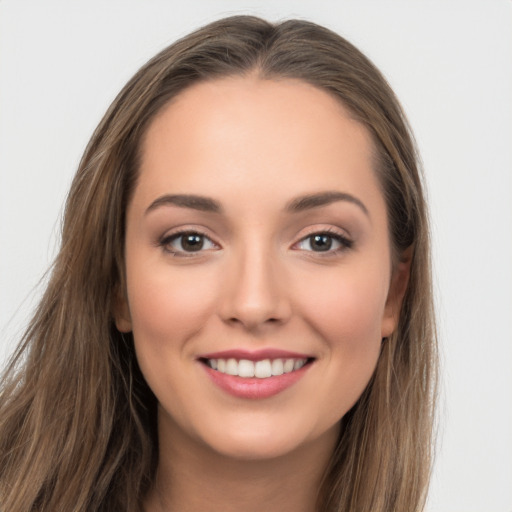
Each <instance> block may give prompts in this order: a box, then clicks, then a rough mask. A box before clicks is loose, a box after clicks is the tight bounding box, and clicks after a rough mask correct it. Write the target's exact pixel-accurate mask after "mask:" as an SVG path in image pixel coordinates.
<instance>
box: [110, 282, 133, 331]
mask: <svg viewBox="0 0 512 512" xmlns="http://www.w3.org/2000/svg"><path fill="white" fill-rule="evenodd" d="M115 297H116V298H115V300H114V304H113V307H112V314H113V316H114V322H115V324H116V327H117V330H118V331H120V332H131V331H132V318H131V315H130V308H129V306H128V300H127V298H126V295H125V294H124V293H123V292H121V291H120V290H117V291H116V294H115Z"/></svg>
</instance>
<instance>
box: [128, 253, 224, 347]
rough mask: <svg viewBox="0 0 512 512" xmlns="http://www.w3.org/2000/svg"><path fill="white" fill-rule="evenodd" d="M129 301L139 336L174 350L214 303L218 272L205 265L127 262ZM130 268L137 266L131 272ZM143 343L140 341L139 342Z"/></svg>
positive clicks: (193, 329) (208, 313)
mask: <svg viewBox="0 0 512 512" xmlns="http://www.w3.org/2000/svg"><path fill="white" fill-rule="evenodd" d="M127 267H128V268H127V274H128V275H127V280H128V301H129V308H130V314H131V319H132V325H133V334H134V337H135V339H136V340H139V341H140V342H142V341H144V343H149V344H151V345H153V346H157V345H160V346H161V348H162V350H165V348H166V347H169V344H170V342H171V347H170V348H172V349H173V350H176V348H179V346H180V345H181V344H182V343H183V342H184V341H186V340H187V339H189V338H190V337H192V336H193V335H194V334H195V333H196V332H197V331H198V330H199V329H200V327H201V326H202V325H203V324H204V320H205V318H207V317H208V316H209V315H210V314H211V311H212V308H213V307H214V305H215V296H214V294H215V288H216V285H215V283H214V282H212V279H213V280H214V279H215V276H212V275H211V272H204V269H194V268H192V267H188V268H187V269H186V271H184V270H183V269H180V267H179V266H178V267H172V266H171V265H166V264H165V263H164V262H158V263H157V264H154V265H148V264H147V263H145V264H144V265H140V264H137V261H136V260H135V261H133V262H132V265H130V266H128V265H127ZM130 268H131V269H134V270H133V272H132V273H130ZM139 344H140V343H139Z"/></svg>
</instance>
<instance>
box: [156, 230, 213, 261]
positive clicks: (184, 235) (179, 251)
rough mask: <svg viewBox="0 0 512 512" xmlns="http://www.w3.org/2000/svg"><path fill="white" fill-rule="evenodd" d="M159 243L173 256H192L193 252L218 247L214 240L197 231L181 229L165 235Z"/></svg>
mask: <svg viewBox="0 0 512 512" xmlns="http://www.w3.org/2000/svg"><path fill="white" fill-rule="evenodd" d="M160 245H161V246H162V247H163V248H164V250H165V251H167V252H170V253H171V254H173V255H174V256H193V254H194V253H199V252H202V251H207V250H211V249H218V245H217V244H216V243H215V242H213V241H212V240H211V239H210V238H208V237H207V236H206V235H204V234H203V233H198V232H197V231H182V232H180V233H174V234H172V235H169V236H166V237H165V238H163V239H162V240H161V242H160Z"/></svg>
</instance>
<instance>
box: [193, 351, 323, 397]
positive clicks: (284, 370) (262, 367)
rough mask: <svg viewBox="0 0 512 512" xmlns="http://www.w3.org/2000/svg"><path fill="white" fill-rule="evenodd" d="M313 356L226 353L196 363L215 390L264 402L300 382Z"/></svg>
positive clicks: (278, 353)
mask: <svg viewBox="0 0 512 512" xmlns="http://www.w3.org/2000/svg"><path fill="white" fill-rule="evenodd" d="M315 360H316V359H315V358H314V357H310V356H309V355H306V354H297V353H292V352H287V351H282V350H274V349H267V350H260V351H257V352H249V351H245V350H229V351H225V352H217V353H215V354H204V355H202V356H201V357H199V358H198V362H199V363H201V366H202V367H203V368H204V370H205V372H206V374H207V375H208V377H209V378H210V379H211V382H213V384H215V385H216V387H218V388H220V389H221V390H223V391H225V392H227V393H228V394H230V395H232V396H235V397H237V398H246V399H263V398H269V397H271V396H274V395H277V394H278V393H281V392H282V391H284V390H285V389H287V388H289V387H291V386H293V385H294V384H295V383H296V382H298V381H299V380H301V379H302V378H303V377H304V376H305V375H306V373H307V372H308V370H309V368H310V367H311V366H312V365H313V363H314V362H315Z"/></svg>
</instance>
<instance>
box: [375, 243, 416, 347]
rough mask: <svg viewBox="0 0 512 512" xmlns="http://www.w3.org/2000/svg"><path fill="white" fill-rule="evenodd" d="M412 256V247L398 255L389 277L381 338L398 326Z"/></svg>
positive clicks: (391, 332) (389, 334)
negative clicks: (398, 257)
mask: <svg viewBox="0 0 512 512" xmlns="http://www.w3.org/2000/svg"><path fill="white" fill-rule="evenodd" d="M412 256H413V247H412V246H411V247H408V248H407V249H406V250H405V251H404V252H403V253H402V254H401V255H400V260H399V262H398V264H397V265H396V266H395V268H394V271H393V275H392V276H391V283H390V285H389V291H388V297H387V300H386V306H385V308H384V315H383V318H382V327H381V335H382V338H387V337H389V336H391V334H393V332H394V331H395V329H396V328H397V326H398V321H399V319H400V311H401V309H402V302H403V299H404V296H405V292H406V291H407V286H408V284H409V277H410V274H411V262H412Z"/></svg>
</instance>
